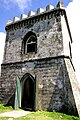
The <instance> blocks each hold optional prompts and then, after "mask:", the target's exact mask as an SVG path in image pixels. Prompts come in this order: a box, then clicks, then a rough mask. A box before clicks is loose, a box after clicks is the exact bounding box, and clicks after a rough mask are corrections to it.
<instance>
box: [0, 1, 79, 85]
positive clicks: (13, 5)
mask: <svg viewBox="0 0 80 120" xmlns="http://www.w3.org/2000/svg"><path fill="white" fill-rule="evenodd" d="M58 1H59V0H0V64H1V63H2V59H3V53H4V45H5V36H6V31H5V26H6V22H7V21H8V20H13V18H14V16H17V17H19V18H20V16H21V14H22V13H24V14H28V12H29V11H30V10H32V11H34V12H36V11H37V8H43V9H44V10H45V8H46V6H47V5H48V4H51V5H53V6H54V7H56V5H57V3H58ZM62 1H63V2H64V6H65V9H66V12H67V17H68V22H69V26H70V31H71V35H72V40H73V43H72V58H73V64H74V67H75V69H76V76H77V78H78V81H79V83H80V55H79V52H80V0H62Z"/></svg>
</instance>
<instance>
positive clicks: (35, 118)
mask: <svg viewBox="0 0 80 120" xmlns="http://www.w3.org/2000/svg"><path fill="white" fill-rule="evenodd" d="M11 110H13V108H12V107H5V106H4V105H3V104H0V113H2V112H6V111H11ZM19 110H20V109H19ZM0 120H80V118H78V117H74V116H70V115H66V114H63V113H58V112H45V111H37V112H32V113H30V114H28V115H26V116H23V117H20V118H12V119H11V118H9V117H0Z"/></svg>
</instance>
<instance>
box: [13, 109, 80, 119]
mask: <svg viewBox="0 0 80 120" xmlns="http://www.w3.org/2000/svg"><path fill="white" fill-rule="evenodd" d="M15 120H80V118H78V117H74V116H70V115H66V114H63V113H58V112H44V111H42V112H33V113H31V114H28V115H26V116H24V117H20V118H17V119H15Z"/></svg>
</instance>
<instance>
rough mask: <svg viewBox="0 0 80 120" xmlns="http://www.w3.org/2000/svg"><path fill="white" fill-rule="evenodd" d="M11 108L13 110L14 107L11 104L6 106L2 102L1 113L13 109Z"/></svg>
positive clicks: (0, 105)
mask: <svg viewBox="0 0 80 120" xmlns="http://www.w3.org/2000/svg"><path fill="white" fill-rule="evenodd" d="M11 110H13V108H12V107H11V106H6V107H5V106H4V105H3V104H0V113H2V112H6V111H11ZM0 120H1V119H0Z"/></svg>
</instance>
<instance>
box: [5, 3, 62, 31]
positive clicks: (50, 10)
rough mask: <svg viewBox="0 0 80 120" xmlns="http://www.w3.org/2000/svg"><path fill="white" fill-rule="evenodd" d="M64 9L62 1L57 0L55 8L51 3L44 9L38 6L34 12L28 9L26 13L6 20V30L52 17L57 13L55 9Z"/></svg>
mask: <svg viewBox="0 0 80 120" xmlns="http://www.w3.org/2000/svg"><path fill="white" fill-rule="evenodd" d="M61 9H62V10H64V5H63V2H58V4H57V5H56V8H54V6H52V5H47V6H46V10H44V9H42V8H38V9H37V11H36V13H35V12H33V11H29V13H28V15H26V14H21V16H20V18H19V17H14V18H13V20H8V21H7V23H6V28H5V29H6V30H11V29H15V28H16V27H18V28H20V27H21V26H24V25H25V24H27V25H28V24H32V23H35V22H38V21H40V20H46V19H50V18H53V16H56V15H59V13H58V12H57V11H60V10H61Z"/></svg>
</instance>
